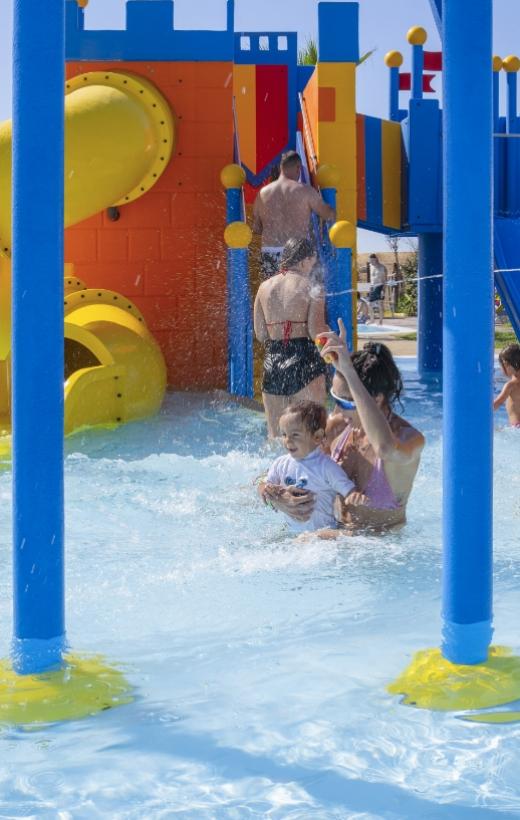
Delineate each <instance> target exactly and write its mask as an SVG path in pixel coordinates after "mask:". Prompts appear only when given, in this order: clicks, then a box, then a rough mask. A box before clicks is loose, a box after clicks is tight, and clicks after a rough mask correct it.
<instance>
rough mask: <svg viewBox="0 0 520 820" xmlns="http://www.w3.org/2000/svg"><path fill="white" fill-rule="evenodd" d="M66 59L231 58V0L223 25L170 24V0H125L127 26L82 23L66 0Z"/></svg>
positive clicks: (78, 12)
mask: <svg viewBox="0 0 520 820" xmlns="http://www.w3.org/2000/svg"><path fill="white" fill-rule="evenodd" d="M65 13H66V59H67V60H175V61H180V60H186V61H192V60H193V61H199V62H200V61H204V62H209V61H213V60H215V61H220V62H225V61H229V62H232V61H233V54H234V0H227V25H226V29H225V31H185V30H182V29H179V30H176V29H175V28H174V3H173V0H154V1H153V2H150V0H127V3H126V28H125V29H120V30H119V29H118V30H113V31H98V30H90V29H85V15H84V11H83V9H81V8H79V6H78V3H77V0H66V3H65Z"/></svg>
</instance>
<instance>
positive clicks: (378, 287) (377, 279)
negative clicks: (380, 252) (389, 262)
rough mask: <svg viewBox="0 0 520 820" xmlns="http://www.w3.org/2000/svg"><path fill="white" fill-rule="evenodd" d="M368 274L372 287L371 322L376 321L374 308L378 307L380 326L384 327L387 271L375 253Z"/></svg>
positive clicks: (369, 260) (369, 297)
mask: <svg viewBox="0 0 520 820" xmlns="http://www.w3.org/2000/svg"><path fill="white" fill-rule="evenodd" d="M368 274H369V281H370V284H371V286H372V287H371V289H370V293H369V295H368V309H369V312H370V321H371V322H373V321H374V318H375V317H374V306H375V305H377V307H378V311H379V324H380V325H382V324H383V318H384V298H385V285H386V280H387V270H386V267H385V266H384V265H383V264H382V263H381V262H380V261H379V259H378V257H377V254H375V253H371V254H370V256H369V258H368Z"/></svg>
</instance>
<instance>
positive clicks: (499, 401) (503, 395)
mask: <svg viewBox="0 0 520 820" xmlns="http://www.w3.org/2000/svg"><path fill="white" fill-rule="evenodd" d="M510 392H511V382H507V384H505V385H504V386H503V388H502V390H501V391H500V393H499V394H498V396H497V397H496V399H495V401H494V402H493V410H498V408H499V407H501V406H502V405H503V404H504V402H505V400H506V399H507V397H508V396H509V394H510Z"/></svg>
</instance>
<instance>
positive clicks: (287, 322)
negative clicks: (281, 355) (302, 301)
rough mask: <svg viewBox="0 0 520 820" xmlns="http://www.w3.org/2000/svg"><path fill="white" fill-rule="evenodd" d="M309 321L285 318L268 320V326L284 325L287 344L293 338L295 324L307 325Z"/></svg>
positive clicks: (283, 338)
mask: <svg viewBox="0 0 520 820" xmlns="http://www.w3.org/2000/svg"><path fill="white" fill-rule="evenodd" d="M306 324H307V321H306V320H303V321H301V320H300V321H299V320H298V319H285V320H284V321H283V322H266V325H267V327H274V326H275V325H283V337H282V340H283V343H284V345H286V344H287V343H288V341H289V339H290V338H291V333H292V329H293V325H306Z"/></svg>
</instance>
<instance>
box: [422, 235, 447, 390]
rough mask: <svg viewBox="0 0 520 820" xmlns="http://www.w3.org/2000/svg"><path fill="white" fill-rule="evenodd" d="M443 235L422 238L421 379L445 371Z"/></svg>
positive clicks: (423, 236)
mask: <svg viewBox="0 0 520 820" xmlns="http://www.w3.org/2000/svg"><path fill="white" fill-rule="evenodd" d="M439 276H442V234H441V233H428V234H420V235H419V282H418V300H417V302H418V314H419V317H418V318H419V322H418V338H417V341H418V344H417V359H418V361H417V364H418V370H419V373H420V374H421V375H427V374H428V373H440V372H441V370H442V278H434V277H439Z"/></svg>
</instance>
